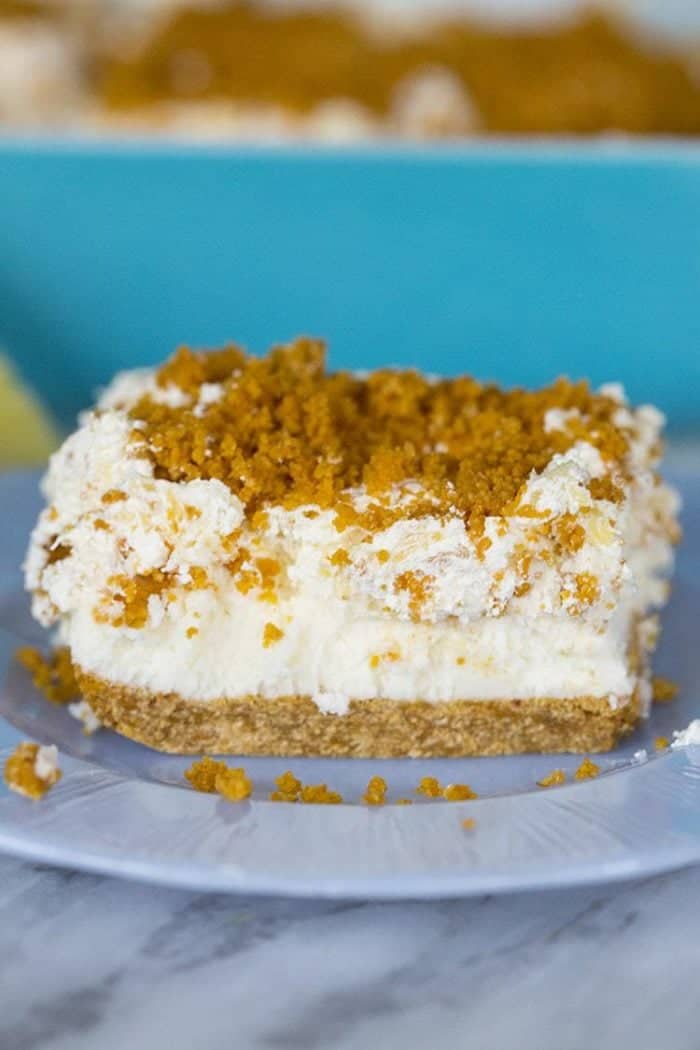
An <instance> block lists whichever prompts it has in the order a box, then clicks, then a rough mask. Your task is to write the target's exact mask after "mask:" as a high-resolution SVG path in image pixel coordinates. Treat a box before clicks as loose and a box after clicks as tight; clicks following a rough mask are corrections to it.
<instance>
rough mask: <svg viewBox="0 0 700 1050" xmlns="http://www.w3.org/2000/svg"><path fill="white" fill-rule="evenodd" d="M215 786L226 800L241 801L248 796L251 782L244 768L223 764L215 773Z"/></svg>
mask: <svg viewBox="0 0 700 1050" xmlns="http://www.w3.org/2000/svg"><path fill="white" fill-rule="evenodd" d="M215 787H216V790H217V791H218V793H219V794H220V795H221V796H222V798H225V799H226V800H227V802H242V801H243V800H244V799H246V798H250V795H251V794H252V791H253V784H252V781H251V779H250V777H249V776H248V775H247V773H246V771H245V769H241V768H236V769H231V768H229V767H228V766H224V768H223V769H221V770H219V772H218V773H217V775H216V781H215Z"/></svg>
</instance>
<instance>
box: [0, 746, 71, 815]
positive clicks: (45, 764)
mask: <svg viewBox="0 0 700 1050" xmlns="http://www.w3.org/2000/svg"><path fill="white" fill-rule="evenodd" d="M57 755H58V752H57V749H56V748H55V747H54V746H52V745H51V746H44V747H41V746H40V745H39V744H33V743H30V742H29V741H26V740H25V741H23V742H22V743H21V744H18V745H17V747H16V748H15V750H14V751H13V752H12V754H11V755H10V756H9V757H8V758H7V759H6V761H5V769H4V778H5V783H6V784H7V786H8V787H9V788H10V790H11V791H14V792H16V793H17V794H18V795H24V797H25V798H30V799H32V800H33V801H39V799H42V798H43V797H44V795H45V794H46V793H47V792H48V791H50V790H51V788H52V787H53V786H54V784H57V783H58V781H59V780H60V779H61V776H62V775H63V774H62V773H61V770H60V769H59V768H58V765H57V764H56V759H57Z"/></svg>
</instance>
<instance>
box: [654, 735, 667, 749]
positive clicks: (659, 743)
mask: <svg viewBox="0 0 700 1050" xmlns="http://www.w3.org/2000/svg"><path fill="white" fill-rule="evenodd" d="M670 743H671V742H670V740H669V739H668V737H667V736H657V737H656V738H655V739H654V747H655V748H656V750H657V751H665V750H666V748H667V747H670Z"/></svg>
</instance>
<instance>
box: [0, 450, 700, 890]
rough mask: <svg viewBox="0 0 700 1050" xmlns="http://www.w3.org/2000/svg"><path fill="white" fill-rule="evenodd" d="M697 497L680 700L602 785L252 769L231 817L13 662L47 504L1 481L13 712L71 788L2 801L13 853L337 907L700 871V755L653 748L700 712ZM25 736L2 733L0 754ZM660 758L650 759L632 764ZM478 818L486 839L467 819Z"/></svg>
mask: <svg viewBox="0 0 700 1050" xmlns="http://www.w3.org/2000/svg"><path fill="white" fill-rule="evenodd" d="M676 480H677V481H678V483H679V484H680V486H681V488H682V490H683V494H684V497H685V502H686V509H685V515H684V518H685V521H684V525H685V533H686V540H685V543H684V546H683V547H682V549H681V551H680V557H679V565H678V572H677V576H676V585H675V588H674V595H673V599H672V602H671V605H670V607H669V609H668V610H667V612H666V614H665V616H664V640H663V643H662V647H661V652H660V653H659V657H658V660H657V669H658V671H659V673H661V674H666V675H668V676H669V677H671V678H673V679H674V680H676V681H679V682H680V683H681V687H682V688H681V696H680V697H679V699H678V700H677V701H675V702H674V703H673V704H667V705H663V706H657V708H656V709H655V711H654V713H653V715H652V718H651V719H650V721H649V722H648V723H647V724H645V725H644V726H643V727H642V728H640V729H639V730H638V731H637V732H636V733H635V734H634V736H633V737H631V738H630V740H629V741H628V742H627V743H626V744H625V745H624V746H623V747H622V748H620V749H619V750H618V751H616V752H614V753H612V754H610V755H605V756H596V761H597V762H598V763H599V764H600V765H601V766H602V767H603V769H604V774H603V775H602V776H600V777H599V778H598V779H596V780H592V781H586V782H581V783H571V784H568V785H566V786H563V787H559V788H551V789H548V790H542V789H541V788H538V787H537V786H536V781H537V780H538V779H540V778H541V777H542V776H543V775H544V774H546V773H547V772H549V771H551V770H552V769H553V768H554V767H559V768H563V769H565V770H566V771H567V772H569V773H572V772H573V770H574V769H575V768H576V766H577V765H578V764H579V762H580V758H578V757H576V756H551V755H550V756H547V755H526V756H518V757H515V758H482V759H452V760H444V761H443V760H433V761H425V760H403V761H401V760H396V761H364V760H362V761H361V760H320V759H319V760H314V759H305V760H298V761H297V760H289V759H286V760H278V759H243V760H241V761H242V764H244V765H245V767H246V769H247V770H248V772H249V773H250V775H251V777H252V779H253V781H254V783H255V792H254V795H253V799H252V800H251V801H249V802H245V803H239V804H235V805H232V804H230V803H226V802H223V801H221V800H219V799H217V798H216V797H214V796H210V795H202V794H198V793H196V792H194V791H192V790H190V789H189V787H188V786H187V785H186V784H185V782H184V781H183V778H182V774H183V770H184V769H185V768H186V766H187V765H188V764H189V762H190V761H191V760H190V759H185V758H178V757H173V756H168V755H161V754H158V753H157V752H154V751H150V750H148V749H147V748H144V747H141V746H140V745H137V744H134V743H132V742H130V741H128V740H125V739H122V738H120V737H118V736H116V735H115V734H113V733H110V732H107V731H106V730H102V731H101V732H99V733H97V734H96V735H95V736H93V737H90V738H88V737H85V736H84V735H83V734H82V732H81V727H80V725H79V724H78V723H77V722H76V721H75V720H74V719H72V718H71V717H70V716H69V715H68V713H67V712H66V711H65V710H64V709H62V708H59V707H55V706H53V705H50V704H48V703H46V701H44V700H43V699H42V697H41V696H39V695H38V693H37V692H36V691H35V690H34V689H33V687H32V686H31V683H30V682H29V679H28V676H27V675H26V673H25V672H24V671H23V670H22V669H21V668H19V667H18V666H17V665H16V664H15V663H14V661H13V652H14V650H15V648H16V646H17V645H18V644H19V643H20V641H27V640H29V641H36V640H37V638H41V632H38V631H37V628H36V627H35V626H33V625H32V622H31V620H30V618H29V615H28V612H27V603H26V599H25V598H24V596H23V595H22V594H21V588H20V581H19V575H18V572H17V568H16V566H17V564H18V563H19V561H20V559H21V555H22V550H23V546H24V544H25V543H26V537H27V534H28V530H29V527H30V524H31V522H32V521H33V519H34V517H35V515H36V513H37V510H38V506H39V500H38V497H37V495H36V479H35V477H33V476H31V475H27V474H15V475H9V476H6V477H5V478H2V479H0V535H2V537H3V550H2V551H0V628H1V630H0V681H2V682H3V685H2V688H1V689H0V710H1V711H2V713H3V714H4V715H5V717H6V718H7V719H8V721H9V722H11V723H12V724H13V725H14V726H15V727H17V728H18V729H19V730H21V732H22V733H23V734H25V735H27V736H30V737H32V738H33V739H36V740H40V741H42V742H50V743H56V744H57V745H58V747H59V749H60V751H61V765H62V768H63V770H64V777H63V780H62V781H61V782H60V784H59V785H58V786H57V787H56V788H55V789H54V790H53V791H52V792H51V793H50V794H49V795H48V796H47V797H46V798H45V799H44V800H43V801H42V802H41V803H30V802H28V801H26V800H25V799H22V798H20V797H18V796H16V795H13V794H11V793H10V792H9V791H7V790H6V789H5V788H4V787H2V788H1V789H0V849H3V850H5V851H7V852H11V853H14V854H17V855H20V856H24V857H31V858H32V859H35V860H42V861H47V862H50V863H55V864H61V865H66V866H70V867H76V868H82V869H85V870H91V871H100V872H105V873H109V874H112V875H122V876H125V877H131V878H138V879H145V880H149V881H151V882H158V883H163V884H168V885H178V886H188V887H192V888H197V889H216V890H229V891H236V892H246V893H280V894H286V895H299V896H302V895H313V896H327V897H375V898H380V897H381V898H400V897H414V898H416V897H439V896H450V895H458V894H459V895H461V894H471V893H483V892H496V891H501V890H518V889H523V888H528V887H543V886H555V885H556V886H562V885H567V884H574V883H584V882H600V881H604V880H609V879H621V878H628V877H632V876H641V875H648V874H651V873H653V872H658V871H662V870H665V869H669V868H674V867H679V866H681V865H684V864H688V863H691V862H693V861H697V860H700V748H689V749H684V750H678V751H673V752H666V753H662V754H659V755H657V754H655V753H654V743H653V741H654V738H655V737H656V736H658V735H665V736H670V735H671V734H672V730H673V729H674V728H680V727H682V726H684V725H685V724H686V723H687V722H688V721H690V719H691V718H693V717H694V716H695V715H700V695H699V693H700V691H699V689H698V686H699V684H700V652H699V650H700V645H699V644H698V632H697V624H698V622H699V618H700V556H699V555H700V474H699V473H693V472H692V470H687V471H684V472H683V474H682V475H681V476H679V477H678V478H677V479H676ZM15 739H16V733H14V731H13V730H11V729H10V728H9V727H2V728H1V729H0V746H3V745H5V746H6V748H9V747H10V745H11V743H12V742H13V741H14V740H15ZM640 749H646V750H647V751H648V754H649V758H648V760H647V761H644V762H640V761H638V760H635V759H634V758H633V755H634V753H635V752H637V751H638V750H640ZM289 767H291V768H292V769H293V770H294V771H295V772H296V773H298V775H299V776H300V777H301V778H302V779H303V780H304V781H305V782H309V783H318V782H322V781H325V782H327V783H328V785H329V786H330V787H332V788H334V789H336V790H339V791H341V792H342V794H343V796H344V797H345V799H346V802H347V803H348V804H346V805H343V806H317V805H309V806H290V805H281V804H279V803H272V802H268V801H267V800H266V797H267V794H268V792H269V791H270V790H271V789H272V787H273V780H274V777H275V776H277V775H278V774H279V773H280V772H282V771H283V770H284V769H287V768H289ZM375 773H378V774H381V775H382V776H384V777H385V778H386V780H387V782H388V783H389V786H390V796H391V798H392V799H395V798H399V797H401V796H406V795H411V794H412V793H413V790H414V788H415V786H416V784H417V783H418V781H419V780H420V778H421V777H423V776H426V775H434V776H437V777H438V778H439V779H440V780H441V781H443V782H450V781H458V782H467V783H469V784H471V785H472V787H473V788H474V789H475V790H476V791H478V792H479V794H480V798H479V799H478V801H474V802H465V803H447V802H435V801H431V802H428V801H426V802H421V801H418V800H416V804H415V805H413V806H392V805H387V806H384V807H379V808H375V809H369V808H367V807H365V806H363V805H361V804H359V803H360V796H361V794H362V791H363V788H364V785H365V784H366V782H367V780H368V778H369V777H370V776H371V775H372V774H375ZM465 817H474V818H475V820H476V827H475V828H474V829H473V830H470V831H468V830H465V829H464V828H463V827H462V821H463V820H464V818H465Z"/></svg>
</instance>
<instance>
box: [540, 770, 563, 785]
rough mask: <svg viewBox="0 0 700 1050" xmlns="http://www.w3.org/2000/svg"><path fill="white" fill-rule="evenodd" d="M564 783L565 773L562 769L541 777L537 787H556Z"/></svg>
mask: <svg viewBox="0 0 700 1050" xmlns="http://www.w3.org/2000/svg"><path fill="white" fill-rule="evenodd" d="M565 783H566V773H565V772H564V770H563V769H553V770H552V772H551V773H548V774H547V776H546V777H542V779H541V780H538V781H537V786H538V787H541V788H550V787H556V786H557V785H558V784H565Z"/></svg>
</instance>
